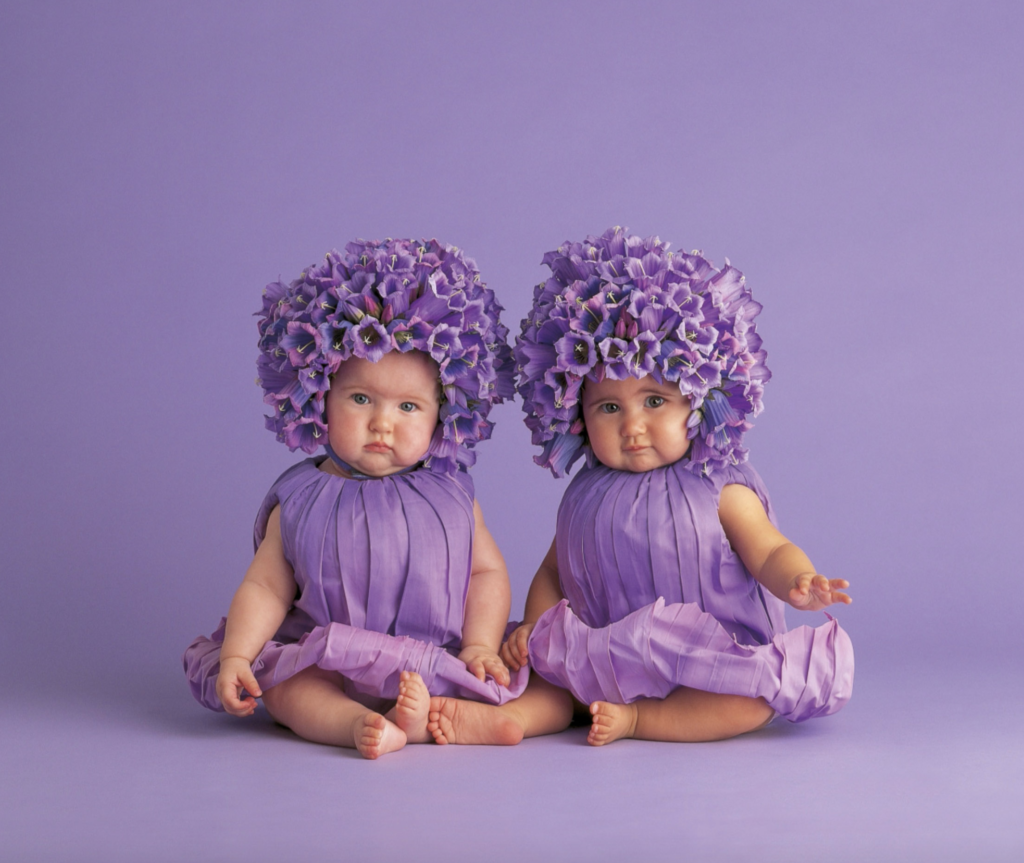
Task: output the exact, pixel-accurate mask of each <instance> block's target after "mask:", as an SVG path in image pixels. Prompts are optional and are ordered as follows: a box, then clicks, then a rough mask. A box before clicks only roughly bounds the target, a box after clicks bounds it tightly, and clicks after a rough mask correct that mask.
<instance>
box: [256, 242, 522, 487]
mask: <svg viewBox="0 0 1024 863" xmlns="http://www.w3.org/2000/svg"><path fill="white" fill-rule="evenodd" d="M501 311H502V307H501V306H500V305H499V304H498V302H497V301H496V300H495V297H494V292H493V291H491V290H490V289H489V288H487V287H486V286H485V285H484V283H483V282H481V281H480V273H479V271H478V270H477V267H476V263H475V262H474V261H473V260H471V259H470V258H466V257H464V256H463V254H462V252H461V251H460V250H459V249H457V248H455V247H454V246H445V245H442V244H441V243H439V242H437V241H436V240H422V241H416V240H391V239H388V240H385V241H383V242H377V241H373V242H365V241H363V240H358V241H356V242H354V243H349V244H348V245H347V246H346V247H345V251H344V253H343V254H342V253H339V252H337V251H331V252H328V254H327V257H326V259H325V260H324V261H323V262H321V263H320V264H319V265H314V266H310V267H309V268H307V269H306V270H304V271H303V272H302V275H300V276H299V278H297V279H295V281H293V282H292V283H291V284H288V285H286V284H284V283H283V282H280V281H278V282H273V283H272V284H269V285H267V287H266V289H265V290H264V292H263V309H262V311H259V312H257V313H256V314H257V315H258V316H259V318H260V320H259V333H260V339H259V348H260V356H259V359H258V360H257V367H258V370H259V378H258V383H259V384H260V385H261V386H262V387H263V391H264V396H263V401H264V402H266V403H267V404H268V405H270V406H271V407H272V408H273V414H272V415H271V416H268V417H267V418H266V425H267V428H268V429H270V431H272V432H274V433H275V434H276V435H277V439H278V440H279V441H281V442H282V443H285V444H287V445H288V448H289V449H291V450H296V449H302V450H304V451H305V452H308V453H313V452H316V449H317V447H319V446H320V445H321V444H323V443H326V442H327V417H326V413H325V399H326V396H327V391H328V390H329V389H330V386H331V375H332V374H334V372H336V371H337V370H338V366H339V365H341V363H342V362H344V361H345V360H347V359H349V358H350V357H361V358H363V359H367V360H370V361H371V362H377V361H378V360H379V359H380V358H381V357H382V356H384V354H386V353H387V352H388V351H402V352H405V351H411V350H419V351H423V352H424V353H426V354H429V355H430V356H431V357H433V358H434V360H435V361H436V362H437V363H438V366H439V369H440V376H441V391H442V399H441V411H440V420H439V422H438V426H437V429H436V430H435V432H434V437H433V439H432V440H431V443H430V449H429V450H428V451H427V456H426V459H425V464H426V465H427V466H428V467H429V468H430V469H432V470H434V471H437V472H440V473H453V472H455V471H456V470H458V468H459V466H460V465H463V466H468V465H472V464H473V462H474V461H475V460H476V456H475V454H474V453H472V452H471V451H470V450H471V448H472V447H473V446H474V445H475V444H476V443H477V442H478V441H481V440H486V439H487V438H489V437H490V436H491V423H489V422H488V421H487V415H488V413H490V410H491V406H492V405H494V404H496V403H498V402H501V401H504V400H505V399H508V398H511V397H512V395H513V394H514V387H513V363H512V352H511V350H510V349H509V347H508V329H507V328H506V327H505V326H503V325H502V323H501V320H500V317H499V316H500V314H501Z"/></svg>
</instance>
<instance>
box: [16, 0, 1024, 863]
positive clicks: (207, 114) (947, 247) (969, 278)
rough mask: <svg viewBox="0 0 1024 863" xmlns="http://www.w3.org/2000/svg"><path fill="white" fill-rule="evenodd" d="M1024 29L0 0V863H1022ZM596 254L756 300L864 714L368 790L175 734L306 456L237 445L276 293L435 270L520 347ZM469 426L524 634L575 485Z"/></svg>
mask: <svg viewBox="0 0 1024 863" xmlns="http://www.w3.org/2000/svg"><path fill="white" fill-rule="evenodd" d="M1022 35H1024V9H1022V7H1021V6H1020V5H1019V4H1016V3H988V4H980V5H977V6H975V5H971V4H967V3H947V2H920V3H918V2H904V3H896V4H892V3H856V4H830V5H828V7H827V8H825V7H823V6H822V5H821V4H815V3H806V4H800V3H719V4H707V3H631V4H627V5H625V6H623V5H621V4H616V3H550V4H548V3H517V4H490V5H486V6H485V5H484V4H473V3H465V4H463V3H424V4H420V3H377V4H368V3H367V4H338V3H327V2H322V3H304V4H301V6H300V5H298V4H289V5H286V4H268V3H258V4H241V3H231V4H229V3H215V4H207V3H182V2H178V3H174V4H162V5H157V4H132V3H95V4H80V5H79V4H59V3H33V4H29V3H5V4H4V5H3V7H2V9H0V81H2V82H3V83H2V84H0V117H2V123H0V156H2V159H3V170H2V172H0V200H2V202H3V204H2V207H3V222H2V233H0V278H2V286H3V302H4V307H3V308H4V316H3V321H4V324H5V326H4V336H3V338H2V340H0V362H2V365H0V367H2V369H3V383H4V387H3V390H4V396H5V400H6V404H7V409H6V410H5V411H4V418H3V442H4V446H3V447H2V448H0V489H2V503H3V519H2V522H0V567H2V572H3V594H2V600H0V602H2V605H0V648H2V650H3V655H4V656H5V657H6V660H7V661H6V662H5V665H4V671H3V678H2V679H3V682H4V685H3V693H4V694H3V701H2V702H0V716H2V717H3V719H2V722H0V729H3V731H2V732H0V776H3V777H4V778H3V779H0V835H4V836H6V838H5V839H3V840H0V843H2V844H4V845H6V846H7V848H8V850H11V851H13V852H17V853H15V854H14V858H13V859H41V860H48V859H62V860H93V859H105V860H115V859H126V860H127V859H134V860H138V859H146V860H165V859H166V860H180V859H190V858H192V857H202V858H204V859H209V860H234V859H246V860H249V861H255V860H263V859H281V858H282V856H284V855H287V854H288V853H294V854H296V855H305V854H308V853H314V852H315V853H318V854H320V855H321V856H323V855H325V854H326V858H327V859H332V855H333V856H338V857H347V858H348V859H380V860H391V859H405V858H406V857H409V856H412V855H415V856H417V857H418V858H419V859H423V860H433V859H444V860H447V861H452V860H459V859H481V858H482V857H483V856H486V857H487V858H489V859H495V860H499V859H523V858H524V857H525V856H526V855H527V854H532V855H534V856H539V858H540V859H551V860H566V861H568V860H576V859H584V858H585V859H587V860H589V861H596V860H603V859H610V858H614V857H618V856H620V855H622V854H625V853H626V851H627V850H628V849H634V850H635V851H636V852H639V853H643V854H646V855H647V856H648V857H649V858H651V859H666V858H672V859H679V858H680V857H681V856H685V855H687V854H692V856H693V857H694V859H701V860H719V859H721V860H730V859H734V858H735V857H737V856H744V855H746V856H749V855H750V854H752V853H756V854H757V856H758V859H761V860H775V859H780V860H783V859H785V860H790V859H792V858H793V856H794V855H796V854H801V853H804V852H806V855H807V856H808V857H809V859H823V858H824V856H826V855H828V856H829V857H830V859H833V860H837V859H857V858H858V857H862V856H863V855H864V854H868V853H876V852H877V851H878V849H881V848H885V849H889V852H890V853H892V854H894V855H895V854H896V853H897V852H898V853H899V854H900V855H901V856H902V857H903V859H918V858H920V859H930V860H938V859H962V857H963V856H964V855H970V856H972V857H973V858H974V859H979V860H1002V859H1006V860H1010V859H1019V855H1020V854H1021V852H1022V850H1024V829H1022V828H1021V826H1020V822H1019V812H1020V808H1021V805H1024V782H1022V780H1021V775H1022V770H1024V731H1022V724H1021V722H1020V720H1019V716H1020V714H1021V711H1022V709H1024V696H1022V695H1021V693H1020V690H1021V681H1022V679H1024V676H1022V675H1021V671H1022V670H1024V669H1022V661H1021V658H1020V647H1021V637H1020V632H1019V628H1020V623H1019V619H1020V613H1019V604H1020V603H1019V587H1018V585H1019V577H1018V574H1019V572H1020V561H1021V559H1022V551H1024V548H1022V545H1024V543H1022V533H1024V532H1022V530H1021V516H1022V513H1024V507H1022V499H1021V498H1022V494H1021V473H1022V460H1021V458H1020V456H1019V454H1018V452H1017V448H1016V443H1017V440H1018V437H1019V429H1020V425H1021V420H1022V411H1021V386H1020V383H1019V359H1018V354H1019V351H1017V350H1016V348H1017V345H1016V343H1015V342H1014V341H1013V339H1014V338H1015V337H1016V336H1017V332H1018V330H1019V328H1020V320H1021V317H1022V313H1024V301H1022V299H1021V292H1020V289H1019V280H1020V275H1019V269H1020V268H1019V266H1018V265H1017V263H1016V260H1015V257H1016V254H1017V253H1018V250H1019V247H1020V243H1021V237H1022V236H1024V208H1022V203H1021V202H1022V201H1024V167H1022V161H1021V153H1022V151H1024V102H1022V100H1021V92H1022V85H1024V62H1022V60H1021V54H1020V50H1019V45H1020V41H1021V36H1022ZM614 224H622V225H628V226H629V227H630V228H631V229H633V231H635V232H636V233H640V234H644V235H648V234H659V235H660V236H661V237H662V239H665V240H669V241H671V242H672V243H673V245H674V246H675V247H676V248H680V247H685V248H687V249H690V248H695V247H696V248H700V249H702V250H703V251H704V253H705V254H706V255H708V256H709V257H710V258H711V259H712V260H713V261H715V262H716V263H719V264H720V263H721V262H722V261H723V259H724V257H725V256H727V255H728V256H729V257H730V258H731V260H732V262H733V263H734V264H735V265H736V266H738V267H739V268H740V269H742V270H744V272H745V273H746V274H747V277H748V283H749V284H750V285H751V287H752V289H753V291H754V295H755V297H756V298H757V299H758V300H760V301H761V302H763V303H764V305H765V311H764V313H763V315H762V316H761V319H760V325H759V328H760V331H761V332H762V334H763V336H764V339H765V344H766V347H767V349H768V351H769V365H770V366H771V368H772V370H773V372H774V374H775V378H774V380H773V381H772V382H771V384H770V385H769V387H768V389H767V392H766V406H767V409H766V411H765V413H764V414H763V415H762V416H761V417H760V418H759V419H758V420H757V422H756V428H755V430H754V431H753V432H751V433H750V435H749V436H748V443H749V446H750V448H751V460H752V462H753V464H754V465H755V466H756V467H757V468H758V469H759V471H760V472H761V473H762V475H763V476H764V478H765V480H766V482H767V483H768V486H769V488H770V489H771V490H772V493H773V497H774V499H775V502H776V505H777V508H778V511H779V513H780V516H781V519H782V526H783V529H784V530H785V531H786V533H787V534H788V535H790V536H791V538H793V539H794V540H795V541H797V542H798V543H800V544H801V545H802V546H803V547H804V548H805V549H806V550H807V551H808V552H809V553H810V555H811V557H812V559H814V560H815V562H816V564H817V566H818V568H819V569H820V570H821V571H823V572H825V573H826V574H829V575H831V576H842V577H846V578H848V579H849V580H850V581H851V582H852V585H853V586H852V592H853V595H854V597H855V599H856V604H855V605H854V606H852V607H851V608H849V609H843V610H842V611H841V612H840V617H841V620H842V622H843V625H844V626H845V627H846V628H847V629H848V630H849V631H850V633H851V634H852V636H853V638H854V642H855V645H856V648H857V651H858V683H857V686H858V689H857V693H856V695H855V698H854V700H853V702H851V704H850V706H849V707H848V708H847V710H846V711H844V712H843V713H842V714H840V715H838V716H836V717H834V718H831V719H828V720H822V721H818V722H815V723H810V724H808V725H806V726H802V727H783V728H772V729H770V730H769V731H768V732H765V733H762V734H760V735H755V736H753V737H748V738H742V739H739V740H736V741H731V742H728V743H724V744H715V745H708V746H669V745H654V744H644V743H633V742H628V743H621V744H616V746H614V747H611V748H608V749H605V750H599V751H592V750H590V749H588V748H587V747H585V746H584V745H583V744H582V737H581V732H578V731H573V732H570V733H568V734H565V735H560V736H558V737H555V738H547V739H544V740H537V741H529V742H527V743H526V744H523V745H522V746H520V747H518V748H516V749H511V750H491V749H478V748H461V749H460V748H455V747H448V748H446V749H440V748H435V747H416V748H414V749H410V750H407V751H406V752H405V753H403V754H400V755H398V756H393V757H389V758H387V759H384V760H383V761H381V762H379V763H376V764H365V763H362V762H360V761H358V760H356V759H354V758H351V757H348V755H347V754H345V753H338V752H336V751H334V750H329V749H325V748H322V747H315V746H311V745H308V744H302V743H299V742H298V741H296V740H295V738H293V737H292V736H291V735H290V734H288V733H287V732H285V731H283V730H281V729H276V728H274V726H272V724H271V723H269V721H268V720H267V719H266V717H265V714H264V715H263V716H262V718H258V719H255V720H251V721H249V722H248V723H241V722H234V721H232V720H230V719H228V718H226V717H223V716H214V715H212V714H208V713H206V712H205V711H202V710H201V709H200V708H199V707H198V706H197V705H195V704H194V703H192V702H191V700H190V697H189V696H188V694H187V691H186V689H185V685H184V681H183V679H182V676H181V673H180V665H179V656H180V654H181V651H182V649H183V648H184V646H185V645H186V644H187V643H188V642H189V641H190V640H191V639H192V638H193V637H194V636H195V635H196V634H198V633H201V632H209V631H210V630H211V629H212V628H213V626H214V625H215V624H216V621H217V619H218V618H219V616H220V615H221V614H222V613H224V611H225V610H226V608H227V605H228V602H229V601H230V597H231V595H232V593H233V591H234V589H235V588H236V586H237V584H238V582H239V580H240V578H241V575H242V573H243V572H244V569H245V566H246V565H247V563H248V560H249V558H250V557H251V526H252V520H253V517H254V514H255V511H256V508H257V506H258V504H259V501H260V500H261V498H262V495H263V494H264V492H265V491H266V489H267V488H268V487H269V485H270V483H271V482H272V481H273V479H274V478H275V477H276V476H277V474H278V473H279V472H280V471H281V470H283V469H284V468H285V467H286V466H287V465H288V464H290V463H292V462H293V461H294V460H295V458H296V457H295V456H293V455H291V454H289V453H288V452H287V450H286V449H285V448H284V447H282V446H281V445H280V444H277V443H275V442H274V440H273V437H272V435H270V434H269V433H268V432H266V431H265V430H263V427H262V422H261V419H260V416H261V413H262V409H263V406H262V404H261V400H260V392H259V389H258V388H257V387H256V386H255V384H254V382H253V379H254V375H255V356H256V351H255V332H256V330H255V321H254V319H253V318H252V317H251V313H252V312H253V311H254V310H255V309H256V308H257V306H258V303H259V294H260V291H261V289H262V287H263V285H264V284H266V283H267V282H268V281H271V280H273V279H276V278H277V277H278V276H281V277H283V278H285V279H290V278H292V277H294V276H295V275H297V274H298V272H299V270H300V269H301V268H302V267H303V266H306V265H308V264H310V263H312V262H313V261H316V260H317V259H319V258H320V256H321V255H322V254H323V253H324V252H325V251H326V250H327V249H329V248H331V247H333V246H339V247H340V246H341V245H343V244H344V243H345V242H346V241H348V240H349V239H352V238H355V237H365V238H382V237H384V236H417V237H418V236H426V237H431V236H436V237H438V238H439V239H441V240H443V241H446V242H450V243H454V244H456V245H458V246H460V247H462V248H464V249H465V250H466V251H467V254H468V255H470V256H471V257H473V258H475V259H476V261H477V263H478V265H479V266H480V269H481V271H482V273H483V276H484V278H485V280H486V281H487V282H488V283H489V284H490V286H491V287H493V288H494V289H495V290H496V291H497V293H498V296H499V298H500V299H501V301H502V303H503V304H504V305H505V307H506V310H507V311H506V315H505V322H506V324H508V325H509V326H510V328H511V329H512V330H513V332H516V331H518V322H519V320H520V318H522V317H523V315H524V314H525V312H526V311H527V308H528V303H529V298H530V295H531V290H532V286H533V284H534V283H536V282H537V281H538V280H539V279H541V278H542V277H543V274H544V270H543V269H542V268H541V267H540V264H539V261H540V258H541V255H542V254H543V253H544V252H545V251H547V250H549V249H551V248H554V247H555V246H556V245H558V244H559V243H560V242H562V241H563V240H566V239H582V238H583V236H584V235H586V234H588V233H600V232H601V231H603V230H604V229H605V228H607V227H609V226H610V225H614ZM494 415H495V417H496V418H497V420H498V423H499V425H498V428H497V430H496V433H495V436H494V439H493V441H492V442H490V443H487V444H484V445H482V446H481V447H480V449H479V453H480V461H479V463H478V466H477V467H476V468H475V470H474V478H475V480H476V483H477V490H478V496H479V499H480V501H481V504H482V506H483V508H484V512H485V514H486V517H487V520H488V523H489V525H490V527H491V530H492V532H493V533H494V534H495V536H496V538H497V540H498V542H499V544H500V545H501V547H502V549H503V551H504V552H505V555H506V558H507V560H508V563H509V569H510V573H511V577H512V582H513V589H514V607H513V614H518V613H520V612H521V609H522V603H523V600H524V598H525V593H526V588H527V586H528V584H529V580H530V577H531V576H532V572H533V569H534V568H535V567H536V565H537V563H538V562H539V560H540V558H541V556H542V555H543V553H544V551H545V549H546V547H547V545H548V543H549V542H550V539H551V534H552V529H553V523H554V513H555V508H556V506H557V502H558V499H559V497H560V494H561V491H562V488H563V485H562V484H561V483H559V482H557V481H555V480H553V479H551V478H550V476H548V475H546V474H545V473H544V472H543V471H541V469H539V468H536V467H534V466H533V465H532V463H531V461H530V456H531V455H532V453H533V450H532V449H531V447H530V445H529V438H528V433H527V431H526V429H525V427H524V426H523V425H522V423H521V422H520V419H519V417H520V411H519V406H518V404H515V405H508V406H503V407H501V408H499V409H497V410H496V411H495V414H494ZM809 617H810V616H808V618H809ZM798 618H799V615H796V614H794V615H791V621H792V622H794V623H795V622H798ZM799 622H803V621H799ZM270 789H273V790H270ZM396 813H399V814H398V815H396ZM119 855H120V856H119Z"/></svg>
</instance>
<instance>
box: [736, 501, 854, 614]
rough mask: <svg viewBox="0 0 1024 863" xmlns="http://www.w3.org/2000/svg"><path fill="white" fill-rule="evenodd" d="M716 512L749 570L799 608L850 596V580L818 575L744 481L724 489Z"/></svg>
mask: <svg viewBox="0 0 1024 863" xmlns="http://www.w3.org/2000/svg"><path fill="white" fill-rule="evenodd" d="M718 518H719V520H720V521H721V522H722V528H723V529H724V530H725V535H726V537H727V538H728V540H729V543H730V545H732V547H733V549H734V550H735V551H736V553H737V554H738V555H739V556H740V560H742V561H743V564H744V566H746V568H747V569H748V570H749V571H750V574H751V575H752V576H754V578H756V579H757V580H758V581H759V582H760V583H761V584H763V585H764V586H765V587H766V588H768V590H770V591H771V592H772V593H773V594H775V595H776V596H777V597H778V598H779V599H781V600H782V601H783V602H788V603H789V604H790V605H792V606H793V607H794V608H799V609H800V610H802V611H818V610H819V609H822V608H825V607H826V606H829V605H832V604H833V603H837V602H838V603H843V604H846V605H848V604H849V603H851V602H853V600H852V599H851V598H850V597H849V596H848V595H847V594H845V593H843V592H842V590H843V589H845V588H847V587H849V586H850V583H849V582H848V581H846V579H843V578H833V579H827V578H825V576H823V575H819V574H818V572H817V571H816V570H815V568H814V564H812V563H811V561H810V559H809V558H808V557H807V555H806V554H804V553H803V551H802V550H801V549H800V548H798V547H797V546H796V545H794V544H793V543H791V542H790V541H789V540H788V539H786V537H784V536H783V535H782V534H781V533H779V531H778V529H777V528H776V527H775V525H773V524H772V523H771V522H770V521H769V520H768V515H767V513H765V511H764V506H762V505H761V501H760V499H759V498H758V497H757V495H756V494H754V492H752V491H751V490H750V489H749V488H747V487H746V486H743V485H735V484H731V485H727V486H725V488H723V489H722V496H721V498H720V499H719V503H718Z"/></svg>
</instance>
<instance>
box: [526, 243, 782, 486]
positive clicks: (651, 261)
mask: <svg viewBox="0 0 1024 863" xmlns="http://www.w3.org/2000/svg"><path fill="white" fill-rule="evenodd" d="M543 263H544V264H545V265H547V267H548V268H549V269H550V270H551V276H550V277H549V278H548V279H547V281H544V282H542V283H541V284H539V285H537V287H536V288H534V291H533V307H532V309H531V310H530V315H529V317H527V318H526V319H524V320H523V323H522V332H521V334H520V336H519V338H518V339H517V340H516V345H515V349H514V356H515V364H516V376H517V380H516V388H517V390H518V391H519V394H520V395H521V396H522V398H523V411H524V412H525V413H526V420H525V421H526V425H527V426H528V427H529V429H530V432H531V435H532V439H533V443H534V444H536V445H538V446H540V447H543V451H542V452H541V454H540V455H538V456H534V461H535V462H536V463H537V464H539V465H540V466H541V467H546V468H549V469H550V470H551V472H552V473H553V474H554V475H555V476H564V475H565V473H566V472H567V471H568V470H569V469H570V468H571V467H572V465H573V463H574V462H575V461H576V460H577V459H578V458H580V457H581V456H583V455H586V457H587V462H588V464H591V465H592V464H594V462H595V459H594V455H593V452H592V451H591V449H590V447H589V446H588V444H587V439H586V430H585V428H584V425H583V417H582V414H581V392H580V390H581V387H582V385H583V381H584V380H585V379H586V378H590V379H592V380H597V381H599V380H602V379H604V378H605V377H608V378H612V379H614V380H622V379H623V378H626V377H634V378H642V377H645V376H646V375H651V376H653V377H654V379H655V380H657V381H658V382H659V383H666V382H671V383H677V384H678V385H679V391H680V392H681V393H683V395H685V396H688V397H689V398H690V404H691V407H692V409H693V412H692V413H691V415H690V419H689V423H688V432H687V434H688V436H689V438H690V440H691V441H692V443H691V445H690V449H689V452H688V454H687V457H686V458H687V464H686V467H687V468H688V469H689V470H691V471H693V472H694V473H697V474H699V475H703V476H707V475H710V474H711V472H712V471H713V470H714V469H715V468H716V467H718V466H722V465H726V464H738V463H740V462H743V461H745V460H746V457H747V451H746V450H745V449H744V448H743V447H742V446H741V445H740V444H741V442H742V440H743V434H744V432H745V431H747V429H749V428H750V427H751V424H750V423H749V422H748V421H747V416H748V415H750V416H756V415H757V414H759V413H760V412H761V407H762V403H761V397H762V394H763V392H764V385H765V383H766V382H767V381H768V380H769V379H770V378H771V372H769V371H768V367H767V366H766V365H765V357H766V353H765V351H763V350H762V349H761V337H760V336H759V335H758V334H757V328H756V327H755V326H754V319H755V318H756V317H757V316H758V314H759V313H760V312H761V304H760V303H757V302H755V301H754V299H753V298H752V297H751V295H750V290H749V289H748V288H747V286H746V284H745V281H744V277H743V274H742V273H741V272H740V271H739V270H737V269H736V268H735V267H733V266H732V265H731V264H730V263H729V261H728V259H726V261H725V267H724V268H723V269H721V270H718V269H715V267H713V266H712V264H711V263H710V262H709V261H707V260H706V259H705V258H704V257H702V255H701V254H700V252H693V253H692V254H689V255H687V254H684V253H681V254H673V253H672V252H670V251H669V247H668V243H662V242H661V241H660V240H659V239H658V238H657V237H651V238H648V239H642V238H641V237H638V236H635V235H632V234H630V233H629V232H628V229H626V228H617V227H616V228H611V229H609V230H608V231H605V233H604V234H602V235H601V236H600V237H593V236H590V237H587V239H586V240H585V241H584V242H582V243H569V242H566V243H563V244H562V245H561V246H559V247H558V249H556V250H555V251H553V252H548V253H547V254H546V255H545V256H544V259H543Z"/></svg>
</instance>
